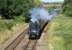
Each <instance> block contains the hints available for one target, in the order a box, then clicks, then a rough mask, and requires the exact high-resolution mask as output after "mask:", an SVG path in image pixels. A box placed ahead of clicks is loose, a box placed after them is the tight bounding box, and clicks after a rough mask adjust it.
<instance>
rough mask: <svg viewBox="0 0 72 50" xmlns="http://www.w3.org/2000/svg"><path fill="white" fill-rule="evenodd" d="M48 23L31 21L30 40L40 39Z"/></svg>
mask: <svg viewBox="0 0 72 50" xmlns="http://www.w3.org/2000/svg"><path fill="white" fill-rule="evenodd" d="M47 23H48V21H46V22H45V21H43V20H38V21H36V22H32V21H30V23H29V31H28V32H29V39H32V40H36V39H40V37H41V33H42V31H43V30H44V27H45V26H46V25H47Z"/></svg>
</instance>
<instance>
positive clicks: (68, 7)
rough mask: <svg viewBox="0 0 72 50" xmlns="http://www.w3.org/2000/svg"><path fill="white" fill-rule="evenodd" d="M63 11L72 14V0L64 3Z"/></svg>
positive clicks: (66, 0)
mask: <svg viewBox="0 0 72 50" xmlns="http://www.w3.org/2000/svg"><path fill="white" fill-rule="evenodd" d="M63 12H64V13H65V14H66V15H68V16H72V0H65V2H64V4H63Z"/></svg>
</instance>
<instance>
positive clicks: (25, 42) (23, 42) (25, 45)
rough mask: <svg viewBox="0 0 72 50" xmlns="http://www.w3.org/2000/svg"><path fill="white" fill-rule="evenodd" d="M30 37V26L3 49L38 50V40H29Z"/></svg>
mask: <svg viewBox="0 0 72 50" xmlns="http://www.w3.org/2000/svg"><path fill="white" fill-rule="evenodd" d="M28 38H29V37H28V28H26V29H25V30H24V32H22V33H21V34H20V35H19V36H18V37H17V38H15V39H14V40H13V41H12V42H11V43H10V44H9V45H8V46H6V47H5V48H4V49H3V50H36V44H37V42H38V40H29V39H28Z"/></svg>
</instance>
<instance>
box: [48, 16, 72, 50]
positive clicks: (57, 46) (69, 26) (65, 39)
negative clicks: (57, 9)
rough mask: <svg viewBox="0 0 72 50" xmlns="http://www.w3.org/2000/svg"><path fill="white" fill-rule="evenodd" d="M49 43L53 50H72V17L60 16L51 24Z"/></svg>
mask: <svg viewBox="0 0 72 50" xmlns="http://www.w3.org/2000/svg"><path fill="white" fill-rule="evenodd" d="M48 41H49V43H50V44H51V45H52V46H53V48H52V49H51V50H72V17H66V16H64V15H60V16H58V17H55V18H54V19H53V20H52V21H51V23H50V29H49V31H48Z"/></svg>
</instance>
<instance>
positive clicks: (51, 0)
mask: <svg viewBox="0 0 72 50" xmlns="http://www.w3.org/2000/svg"><path fill="white" fill-rule="evenodd" d="M41 1H43V2H63V1H64V0H41Z"/></svg>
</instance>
